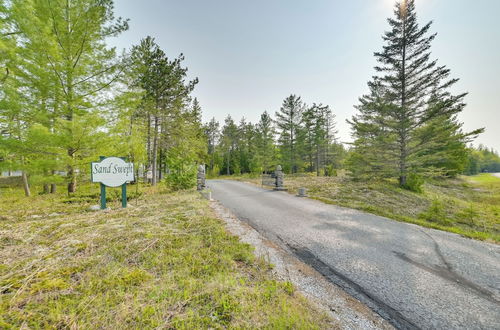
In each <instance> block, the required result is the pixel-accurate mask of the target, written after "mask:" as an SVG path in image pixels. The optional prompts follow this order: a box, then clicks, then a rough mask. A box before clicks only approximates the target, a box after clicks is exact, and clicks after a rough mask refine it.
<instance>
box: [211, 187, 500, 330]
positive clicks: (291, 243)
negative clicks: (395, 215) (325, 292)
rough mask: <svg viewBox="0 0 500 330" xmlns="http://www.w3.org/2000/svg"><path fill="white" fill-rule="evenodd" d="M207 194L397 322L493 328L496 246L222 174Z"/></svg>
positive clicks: (497, 297) (498, 264)
mask: <svg viewBox="0 0 500 330" xmlns="http://www.w3.org/2000/svg"><path fill="white" fill-rule="evenodd" d="M208 186H209V188H210V189H211V190H212V196H213V198H215V199H217V200H218V201H219V202H220V203H222V205H224V206H225V207H227V208H229V209H230V210H231V211H232V212H233V213H234V214H236V215H237V216H238V217H239V218H240V219H241V220H242V221H246V222H247V223H248V224H250V225H251V226H252V227H254V228H255V229H257V230H258V231H259V232H260V233H261V234H263V235H264V236H266V237H267V238H268V239H271V240H273V241H274V242H276V243H277V244H279V245H281V246H282V247H283V248H285V249H287V250H288V251H290V253H293V254H295V255H296V256H297V257H299V258H300V259H301V260H302V261H304V262H306V263H308V264H309V265H311V266H313V267H314V268H315V269H316V270H318V271H319V272H320V273H321V274H323V275H324V276H325V277H327V278H328V279H329V280H330V281H332V282H333V283H335V284H337V285H339V286H341V287H343V288H344V289H345V290H346V291H347V292H348V293H350V294H351V295H353V296H354V297H356V298H358V299H359V300H361V301H362V302H364V303H365V304H367V305H368V306H369V307H371V308H372V309H373V310H375V311H376V312H377V313H379V314H380V315H381V316H382V317H384V318H386V319H387V320H389V321H390V322H391V323H392V324H393V325H395V326H396V327H398V328H422V329H500V246H498V245H494V244H488V243H483V242H479V241H474V240H471V239H466V238H462V237H460V236H458V235H455V234H451V233H447V232H442V231H437V230H433V229H428V228H422V227H419V226H416V225H412V224H407V223H401V222H396V221H393V220H389V219H386V218H383V217H379V216H375V215H371V214H366V213H363V212H360V211H356V210H351V209H346V208H341V207H337V206H334V205H327V204H324V203H321V202H318V201H314V200H310V199H306V198H299V197H295V196H293V195H290V194H288V193H285V192H274V191H269V190H266V189H261V188H259V187H257V186H253V185H249V184H245V183H242V182H237V181H230V180H210V181H209V182H208Z"/></svg>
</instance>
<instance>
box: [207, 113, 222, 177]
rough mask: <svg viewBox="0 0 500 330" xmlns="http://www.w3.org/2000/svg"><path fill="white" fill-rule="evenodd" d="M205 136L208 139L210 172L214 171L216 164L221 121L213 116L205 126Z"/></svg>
mask: <svg viewBox="0 0 500 330" xmlns="http://www.w3.org/2000/svg"><path fill="white" fill-rule="evenodd" d="M204 131H205V136H206V139H207V148H208V149H207V153H208V158H209V164H208V168H209V170H210V172H212V173H213V172H214V169H215V166H216V157H217V154H216V152H217V149H216V148H217V145H218V144H219V138H220V128H219V122H218V121H217V120H215V118H212V119H211V120H210V122H209V123H207V124H205V126H204Z"/></svg>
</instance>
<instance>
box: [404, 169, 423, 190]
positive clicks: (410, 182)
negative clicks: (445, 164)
mask: <svg viewBox="0 0 500 330" xmlns="http://www.w3.org/2000/svg"><path fill="white" fill-rule="evenodd" d="M423 185H424V178H422V177H421V176H420V175H418V174H416V173H410V174H408V177H407V178H406V184H404V185H403V188H404V189H407V190H410V191H414V192H418V193H421V192H422V186H423Z"/></svg>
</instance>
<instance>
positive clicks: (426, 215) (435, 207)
mask: <svg viewBox="0 0 500 330" xmlns="http://www.w3.org/2000/svg"><path fill="white" fill-rule="evenodd" d="M418 217H419V218H420V219H423V220H427V221H430V222H435V223H439V224H442V225H448V224H450V223H451V221H450V219H448V217H447V214H446V210H445V207H444V203H443V202H441V201H440V200H437V199H435V200H433V201H432V203H431V205H430V206H429V208H428V209H427V211H424V212H422V213H420V214H419V215H418Z"/></svg>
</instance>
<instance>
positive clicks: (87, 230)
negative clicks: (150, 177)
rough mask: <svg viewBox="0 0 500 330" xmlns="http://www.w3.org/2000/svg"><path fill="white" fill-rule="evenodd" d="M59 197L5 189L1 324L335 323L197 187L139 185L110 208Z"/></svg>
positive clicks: (255, 325)
mask: <svg viewBox="0 0 500 330" xmlns="http://www.w3.org/2000/svg"><path fill="white" fill-rule="evenodd" d="M92 189H93V188H92ZM90 190H91V189H90V188H89V189H88V191H90ZM88 191H87V193H88ZM83 194H84V195H85V194H86V193H83ZM73 198H74V199H75V200H76V199H78V196H74V197H73ZM65 199H66V197H63V196H62V195H58V196H35V197H33V198H31V199H27V198H24V197H21V196H20V194H18V193H17V192H16V193H15V194H14V193H8V191H7V193H6V191H5V189H3V192H2V196H1V197H0V203H1V209H0V212H1V213H0V216H2V219H1V220H0V328H20V327H30V328H72V329H78V328H80V329H87V328H103V329H118V328H119V329H121V328H158V327H161V328H184V329H188V328H189V329H191V328H226V327H231V328H240V327H241V328H303V329H310V328H328V327H331V325H332V324H331V323H330V320H329V319H328V318H327V317H326V316H325V315H323V314H322V313H320V312H318V311H317V310H316V309H315V308H314V307H312V306H311V305H310V303H308V302H307V301H306V300H305V299H304V298H302V296H300V295H299V294H298V293H296V292H295V291H294V288H293V286H291V284H290V283H286V282H285V283H283V282H277V281H275V280H274V279H273V277H272V275H271V273H270V265H268V264H266V263H265V262H264V261H262V260H258V259H255V258H254V256H253V254H252V250H251V248H250V247H249V246H248V245H246V244H242V243H240V242H239V241H238V239H237V238H235V237H233V236H231V235H229V234H227V232H226V231H225V229H224V226H223V224H222V222H221V221H220V220H218V219H216V218H215V217H214V214H213V213H212V211H211V210H210V209H209V208H208V207H207V202H206V201H205V200H203V199H201V198H200V197H199V195H198V194H197V193H196V192H194V191H185V192H178V193H168V194H166V193H161V192H158V191H155V192H151V191H148V190H144V191H143V193H142V194H141V197H140V198H138V199H135V200H133V201H132V204H133V207H131V208H129V209H126V210H122V209H117V210H114V211H110V212H84V210H85V209H86V207H87V204H91V203H95V201H93V200H92V201H88V202H81V203H78V202H75V203H65ZM80 199H81V198H80ZM6 200H7V201H9V203H10V204H6V203H5V201H6ZM66 202H67V201H66ZM114 203H115V204H114V205H116V206H117V205H118V202H117V201H116V202H114ZM50 205H52V207H50ZM65 206H66V207H65ZM56 211H57V212H59V214H57V215H55V214H53V213H54V212H56ZM49 214H52V216H49ZM34 215H36V216H35V217H34Z"/></svg>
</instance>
